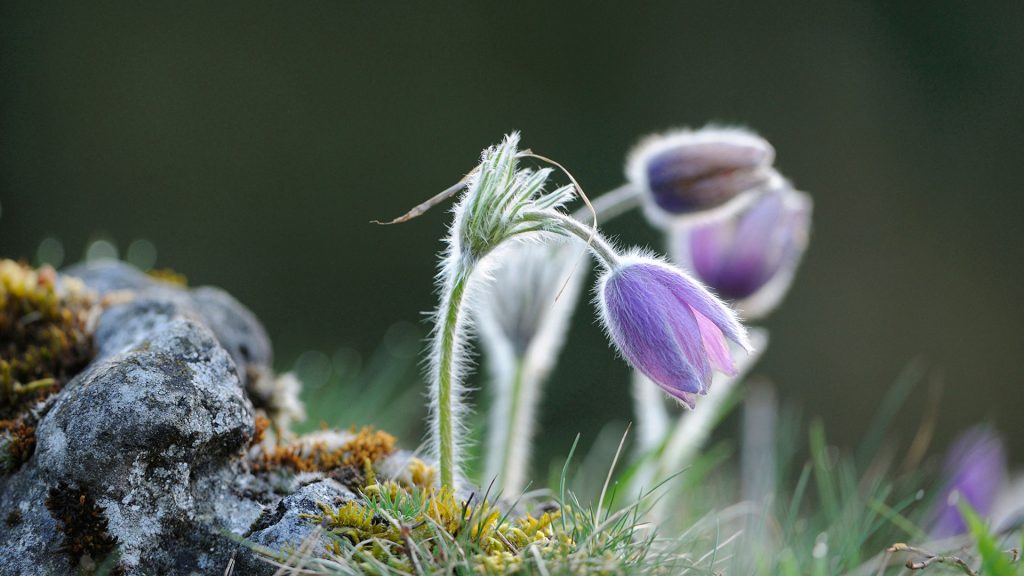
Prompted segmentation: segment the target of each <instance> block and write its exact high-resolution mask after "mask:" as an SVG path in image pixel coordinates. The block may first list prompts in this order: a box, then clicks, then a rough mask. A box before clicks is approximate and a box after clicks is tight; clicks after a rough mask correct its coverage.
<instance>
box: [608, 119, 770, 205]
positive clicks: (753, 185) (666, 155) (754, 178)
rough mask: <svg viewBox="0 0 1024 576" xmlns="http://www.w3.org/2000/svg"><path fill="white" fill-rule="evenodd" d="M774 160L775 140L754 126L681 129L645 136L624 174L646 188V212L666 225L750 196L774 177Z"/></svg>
mask: <svg viewBox="0 0 1024 576" xmlns="http://www.w3.org/2000/svg"><path fill="white" fill-rule="evenodd" d="M774 160H775V150H774V149H773V148H772V146H771V144H769V143H768V142H767V141H765V140H764V139H763V138H761V137H759V136H757V135H756V134H753V133H752V132H748V131H745V130H740V129H722V128H704V129H701V130H698V131H696V132H694V131H690V130H682V131H678V132H671V133H668V134H663V135H658V136H653V137H651V138H648V139H647V140H645V141H644V142H642V143H641V144H640V145H639V146H638V147H637V148H636V149H635V150H634V151H633V152H632V153H631V154H630V158H629V161H628V163H627V166H626V177H627V178H628V179H629V181H630V182H631V183H632V184H633V185H634V186H636V187H637V188H639V189H640V190H641V191H643V193H644V196H645V199H646V201H647V202H646V208H647V210H646V212H647V215H648V217H649V218H650V219H651V220H652V221H654V222H655V223H656V224H662V225H663V224H667V223H669V222H671V221H672V220H674V219H677V218H678V217H682V216H687V215H690V214H697V213H703V212H705V211H707V210H712V209H715V208H719V207H722V206H724V205H726V204H729V203H730V201H732V200H734V199H737V198H738V197H739V196H748V195H746V194H745V193H747V192H752V191H754V190H756V189H758V188H760V187H761V186H763V185H765V184H767V183H768V181H769V180H770V179H771V177H772V174H773V171H772V169H771V164H772V162H773V161H774ZM748 199H749V198H748ZM741 203H742V202H741Z"/></svg>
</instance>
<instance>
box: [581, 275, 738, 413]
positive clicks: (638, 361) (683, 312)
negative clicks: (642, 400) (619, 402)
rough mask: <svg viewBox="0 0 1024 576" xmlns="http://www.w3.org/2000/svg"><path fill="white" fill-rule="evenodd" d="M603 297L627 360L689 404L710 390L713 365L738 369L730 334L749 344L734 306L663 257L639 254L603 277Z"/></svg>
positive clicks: (608, 319) (608, 321) (617, 342)
mask: <svg viewBox="0 0 1024 576" xmlns="http://www.w3.org/2000/svg"><path fill="white" fill-rule="evenodd" d="M600 298H601V303H602V312H603V313H604V320H605V324H606V325H607V326H608V331H609V334H610V336H611V337H612V340H613V342H614V343H615V345H616V346H617V347H618V348H619V350H620V351H621V352H622V355H623V356H624V357H625V358H626V360H627V361H629V362H630V363H631V364H632V365H633V366H634V367H636V368H637V369H638V370H640V371H641V372H643V373H644V374H645V375H646V376H647V377H648V378H650V379H651V380H653V381H654V382H656V383H657V384H658V385H659V386H661V387H662V389H664V390H665V391H666V392H668V393H669V394H671V395H672V396H674V397H676V398H678V399H679V400H680V401H682V402H684V403H686V404H688V405H692V404H693V400H694V398H693V396H694V395H695V394H705V393H707V390H708V387H709V386H710V384H711V375H712V370H713V369H717V370H720V371H723V372H726V373H728V374H734V373H735V372H736V367H735V364H734V363H733V360H732V357H731V354H730V349H729V346H728V343H727V342H726V338H727V337H729V338H731V339H733V340H735V341H736V342H737V344H741V345H748V344H747V342H746V331H745V330H744V329H743V327H742V326H740V325H739V322H738V321H736V319H735V317H734V316H733V315H732V312H731V311H730V310H729V309H728V307H726V306H725V305H724V304H723V303H722V302H720V301H718V300H717V299H715V297H714V296H712V295H710V294H709V293H708V292H707V291H706V290H704V289H703V288H701V287H700V286H699V285H698V284H697V283H696V282H695V281H694V280H692V279H691V278H689V277H688V276H686V275H685V274H684V273H683V272H682V271H681V270H678V269H675V268H673V267H671V266H668V265H666V264H664V263H662V262H659V261H657V260H653V259H646V258H644V259H638V260H637V261H635V262H630V263H626V264H624V265H623V266H622V267H620V268H618V269H617V270H615V271H613V272H611V273H610V274H608V275H607V276H605V277H604V278H603V279H602V283H601V288H600ZM705 311H707V312H705ZM716 320H717V321H716ZM723 326H725V327H726V328H727V329H730V331H731V333H732V334H733V336H734V337H730V333H729V332H726V331H725V330H723V328H722V327H723Z"/></svg>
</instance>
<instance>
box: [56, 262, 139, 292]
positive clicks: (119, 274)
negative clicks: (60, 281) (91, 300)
mask: <svg viewBox="0 0 1024 576" xmlns="http://www.w3.org/2000/svg"><path fill="white" fill-rule="evenodd" d="M61 273H62V274H66V275H68V276H75V277H76V278H80V279H81V280H82V281H83V282H85V284H86V286H88V287H89V288H92V289H93V290H95V291H96V292H99V293H100V294H101V295H103V294H109V293H110V292H117V291H119V290H142V289H143V288H147V287H149V286H153V285H154V284H157V283H158V282H157V281H156V280H154V279H152V278H150V277H149V276H147V275H145V274H144V273H142V272H141V271H139V269H138V268H136V267H134V266H132V265H131V264H126V263H124V262H121V261H119V260H96V261H92V262H80V263H78V264H73V265H71V266H68V267H67V268H65V269H63V270H62V271H61Z"/></svg>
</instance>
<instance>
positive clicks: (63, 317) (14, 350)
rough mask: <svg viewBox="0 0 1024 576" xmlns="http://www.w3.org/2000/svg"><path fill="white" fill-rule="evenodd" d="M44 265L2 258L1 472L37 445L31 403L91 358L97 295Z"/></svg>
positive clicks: (0, 267)
mask: <svg viewBox="0 0 1024 576" xmlns="http://www.w3.org/2000/svg"><path fill="white" fill-rule="evenodd" d="M57 284H58V283H57V273H56V271H54V269H53V268H50V267H48V266H44V267H42V268H39V269H38V270H34V269H32V268H30V267H28V266H27V265H25V264H20V263H17V262H14V261H12V260H0V473H2V472H6V471H10V470H14V469H16V468H17V467H18V466H19V465H20V464H21V463H23V462H25V461H26V460H28V458H29V457H30V456H31V455H32V451H33V450H34V448H35V416H34V415H33V414H32V408H33V407H34V406H36V405H38V404H39V403H40V402H41V401H43V400H45V399H46V398H47V397H48V396H50V395H52V394H54V393H56V392H57V391H59V390H60V389H61V387H63V386H64V384H66V383H67V382H68V380H70V379H71V378H72V377H73V376H74V375H75V374H77V373H78V372H80V371H81V370H82V368H84V367H85V365H86V364H87V363H88V362H89V360H91V359H92V357H93V354H94V351H93V343H92V336H91V334H90V331H89V329H88V324H89V318H90V315H91V314H92V312H93V310H94V309H95V308H94V304H95V303H94V299H93V298H92V297H91V296H90V294H89V293H88V292H87V291H86V289H85V287H84V286H83V285H82V283H81V282H79V281H77V280H76V279H74V278H63V279H62V280H61V282H60V287H59V289H58V286H57Z"/></svg>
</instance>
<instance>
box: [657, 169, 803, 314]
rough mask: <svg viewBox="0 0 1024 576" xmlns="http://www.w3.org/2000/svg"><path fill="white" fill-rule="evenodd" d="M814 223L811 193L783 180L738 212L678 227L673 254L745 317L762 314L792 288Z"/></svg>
mask: <svg viewBox="0 0 1024 576" xmlns="http://www.w3.org/2000/svg"><path fill="white" fill-rule="evenodd" d="M810 227H811V199H810V197H808V196H807V195H806V194H803V193H802V192H797V191H795V190H793V189H792V188H791V187H790V185H789V184H788V183H787V182H785V181H783V180H779V181H778V182H777V183H776V184H775V186H774V187H773V188H771V189H769V190H767V191H765V192H763V193H762V194H760V195H759V196H758V197H757V198H756V199H755V200H754V201H753V203H751V204H750V205H748V206H746V207H745V208H743V209H742V210H741V211H740V212H737V213H736V214H733V215H731V216H729V217H726V218H721V219H717V220H711V221H708V222H703V223H700V224H696V225H694V226H692V227H688V226H679V227H677V228H676V229H675V230H674V231H673V234H674V238H673V249H674V250H675V253H674V254H673V256H674V258H675V260H676V261H677V262H679V263H681V264H682V265H683V266H684V267H686V268H688V269H689V270H691V271H692V272H693V273H694V275H696V276H697V278H699V279H700V280H701V281H702V282H704V283H705V284H707V285H708V286H709V287H710V288H711V289H712V290H713V291H714V292H715V293H716V294H718V295H719V296H721V297H722V298H725V299H726V300H730V301H732V302H734V303H735V304H736V306H737V308H739V309H740V310H742V311H743V315H744V317H745V318H757V317H761V316H764V315H765V314H767V313H768V312H770V311H771V310H772V309H773V308H774V307H775V306H776V305H777V304H778V303H779V301H780V300H781V299H782V296H783V295H784V294H785V293H786V291H787V290H788V289H789V285H790V283H791V282H792V280H793V275H794V274H795V273H796V268H797V265H798V264H799V263H800V258H801V257H802V256H803V253H804V251H805V250H806V248H807V241H808V236H809V232H810Z"/></svg>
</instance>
